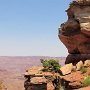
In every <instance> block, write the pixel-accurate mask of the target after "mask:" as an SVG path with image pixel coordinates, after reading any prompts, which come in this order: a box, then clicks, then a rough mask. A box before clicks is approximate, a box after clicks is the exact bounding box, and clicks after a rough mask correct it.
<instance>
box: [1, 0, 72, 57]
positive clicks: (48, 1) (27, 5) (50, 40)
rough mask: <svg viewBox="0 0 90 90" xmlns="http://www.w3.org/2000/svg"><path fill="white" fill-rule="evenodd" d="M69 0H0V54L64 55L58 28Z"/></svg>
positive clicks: (63, 18) (63, 20) (65, 17)
mask: <svg viewBox="0 0 90 90" xmlns="http://www.w3.org/2000/svg"><path fill="white" fill-rule="evenodd" d="M69 3H70V0H0V56H67V54H68V53H67V49H66V48H65V46H64V45H63V44H62V43H61V42H60V40H59V38H58V27H59V26H60V24H61V23H63V22H65V21H66V20H67V16H66V13H65V10H66V9H67V7H68V5H69Z"/></svg>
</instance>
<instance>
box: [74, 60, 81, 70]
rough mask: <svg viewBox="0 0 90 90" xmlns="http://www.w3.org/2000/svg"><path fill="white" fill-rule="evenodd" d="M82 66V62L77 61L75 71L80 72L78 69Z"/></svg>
mask: <svg viewBox="0 0 90 90" xmlns="http://www.w3.org/2000/svg"><path fill="white" fill-rule="evenodd" d="M82 66H83V62H82V61H79V62H78V63H77V64H76V70H80V68H81V67H82Z"/></svg>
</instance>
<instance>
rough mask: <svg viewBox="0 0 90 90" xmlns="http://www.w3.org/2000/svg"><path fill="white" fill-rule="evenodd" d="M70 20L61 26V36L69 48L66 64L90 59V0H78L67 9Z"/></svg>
mask: <svg viewBox="0 0 90 90" xmlns="http://www.w3.org/2000/svg"><path fill="white" fill-rule="evenodd" d="M67 15H68V20H67V22H65V23H63V24H61V27H60V28H59V38H60V40H61V41H62V42H63V44H64V45H65V46H66V48H67V49H68V52H69V55H68V56H67V58H66V62H65V63H66V64H68V63H73V64H76V63H77V62H79V61H80V60H82V61H84V60H86V59H90V0H77V1H73V2H72V3H71V4H70V7H69V8H68V10H67Z"/></svg>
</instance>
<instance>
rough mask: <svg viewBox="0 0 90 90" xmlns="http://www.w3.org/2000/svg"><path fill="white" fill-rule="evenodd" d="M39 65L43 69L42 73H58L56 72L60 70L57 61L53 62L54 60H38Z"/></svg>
mask: <svg viewBox="0 0 90 90" xmlns="http://www.w3.org/2000/svg"><path fill="white" fill-rule="evenodd" d="M40 60H41V63H42V65H43V67H44V69H43V70H44V71H55V72H58V70H59V69H60V67H61V66H60V65H59V61H58V60H54V59H50V60H44V59H40Z"/></svg>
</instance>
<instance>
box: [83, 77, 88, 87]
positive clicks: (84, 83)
mask: <svg viewBox="0 0 90 90" xmlns="http://www.w3.org/2000/svg"><path fill="white" fill-rule="evenodd" d="M89 85H90V76H87V77H86V78H85V79H84V81H83V87H87V86H89Z"/></svg>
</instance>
